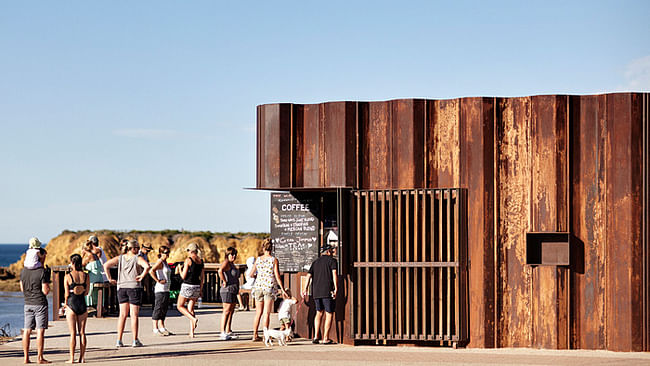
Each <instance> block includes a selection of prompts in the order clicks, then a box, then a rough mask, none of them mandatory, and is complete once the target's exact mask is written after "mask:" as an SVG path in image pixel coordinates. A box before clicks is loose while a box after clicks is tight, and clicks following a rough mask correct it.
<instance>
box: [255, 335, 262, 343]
mask: <svg viewBox="0 0 650 366" xmlns="http://www.w3.org/2000/svg"><path fill="white" fill-rule="evenodd" d="M261 341H262V337H260V336H254V337H253V342H261Z"/></svg>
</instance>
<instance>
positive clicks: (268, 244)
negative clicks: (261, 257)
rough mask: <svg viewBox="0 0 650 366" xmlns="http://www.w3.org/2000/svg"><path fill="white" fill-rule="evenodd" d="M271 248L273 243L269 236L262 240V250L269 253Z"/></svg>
mask: <svg viewBox="0 0 650 366" xmlns="http://www.w3.org/2000/svg"><path fill="white" fill-rule="evenodd" d="M272 249H273V243H272V242H271V238H266V239H264V241H263V242H262V250H263V251H265V252H269V253H270V252H271V250H272Z"/></svg>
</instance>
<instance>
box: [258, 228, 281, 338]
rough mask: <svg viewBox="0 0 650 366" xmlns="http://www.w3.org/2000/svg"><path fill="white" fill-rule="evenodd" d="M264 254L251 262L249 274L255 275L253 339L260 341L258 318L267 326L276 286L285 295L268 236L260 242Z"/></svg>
mask: <svg viewBox="0 0 650 366" xmlns="http://www.w3.org/2000/svg"><path fill="white" fill-rule="evenodd" d="M262 250H263V251H264V254H262V255H261V256H260V257H258V258H257V259H256V260H255V263H254V264H253V269H252V270H251V274H252V275H253V276H255V283H254V284H253V291H252V294H253V297H254V298H255V301H256V305H255V320H253V341H261V340H262V338H260V336H259V335H258V328H259V326H260V319H261V318H262V317H263V318H264V319H263V323H262V326H263V327H264V328H268V327H269V323H270V319H271V313H272V312H273V304H274V302H275V299H276V298H277V291H276V288H277V287H278V286H280V290H281V291H282V295H283V296H287V293H286V292H285V291H284V286H282V279H281V278H280V269H279V268H280V266H279V262H278V259H277V258H275V257H273V256H272V255H271V252H272V251H273V244H272V243H271V239H270V238H266V239H265V240H264V242H263V243H262Z"/></svg>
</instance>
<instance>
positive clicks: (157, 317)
mask: <svg viewBox="0 0 650 366" xmlns="http://www.w3.org/2000/svg"><path fill="white" fill-rule="evenodd" d="M168 257H169V247H167V246H164V245H163V246H161V247H160V248H159V249H158V261H157V262H156V263H155V264H154V265H153V267H151V271H150V272H149V273H150V274H151V278H153V280H154V281H156V285H155V286H154V294H155V296H154V298H155V301H154V307H153V312H152V313H151V321H152V322H153V334H156V335H163V336H168V335H173V333H172V332H170V331H169V330H167V328H166V327H165V318H166V317H167V309H169V285H170V284H171V278H172V270H171V268H170V267H169V264H167V258H168Z"/></svg>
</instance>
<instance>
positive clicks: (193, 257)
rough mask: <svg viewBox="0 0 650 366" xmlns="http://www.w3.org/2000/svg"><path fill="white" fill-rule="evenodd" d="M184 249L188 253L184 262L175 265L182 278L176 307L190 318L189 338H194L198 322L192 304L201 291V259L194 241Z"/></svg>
mask: <svg viewBox="0 0 650 366" xmlns="http://www.w3.org/2000/svg"><path fill="white" fill-rule="evenodd" d="M186 250H187V252H188V255H187V258H186V259H185V262H183V264H182V265H179V266H177V267H176V273H177V274H180V275H181V278H182V279H183V283H182V284H181V290H180V292H179V294H178V302H177V303H176V309H178V311H180V312H181V314H183V315H185V316H186V317H187V318H188V319H189V320H190V338H194V330H195V329H196V326H197V325H198V323H199V318H197V317H196V315H195V314H194V305H195V304H196V302H197V300H198V298H199V297H201V292H202V291H203V260H202V259H201V257H200V253H201V251H200V250H199V246H198V245H196V243H190V244H189V245H188V246H187V249H186ZM185 304H187V307H186V306H185Z"/></svg>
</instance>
